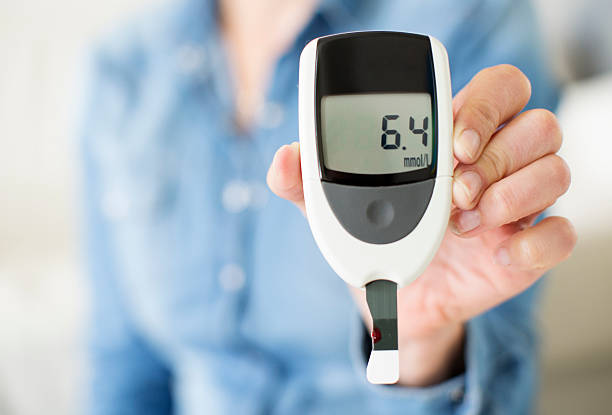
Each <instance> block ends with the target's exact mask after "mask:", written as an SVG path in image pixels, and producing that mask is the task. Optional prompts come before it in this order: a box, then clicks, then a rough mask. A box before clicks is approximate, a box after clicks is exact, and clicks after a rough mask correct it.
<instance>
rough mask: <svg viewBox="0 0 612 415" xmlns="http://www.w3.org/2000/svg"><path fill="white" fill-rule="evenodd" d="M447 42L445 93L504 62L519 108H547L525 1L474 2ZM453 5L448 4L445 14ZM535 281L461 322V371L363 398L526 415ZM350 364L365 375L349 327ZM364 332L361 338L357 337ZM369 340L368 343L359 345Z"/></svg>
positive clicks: (532, 382) (533, 370) (550, 88)
mask: <svg viewBox="0 0 612 415" xmlns="http://www.w3.org/2000/svg"><path fill="white" fill-rule="evenodd" d="M472 3H474V5H473V6H472V10H471V12H470V13H468V14H467V15H466V19H465V20H464V21H463V22H462V24H461V25H459V27H457V28H456V29H455V30H454V32H453V35H452V36H451V37H450V39H444V42H445V43H446V46H447V48H448V51H449V57H450V64H451V73H452V80H453V89H454V92H455V93H456V92H457V91H459V90H460V89H461V88H462V87H463V86H464V85H465V84H466V83H467V82H469V80H470V79H471V78H472V77H473V76H474V75H475V74H476V73H477V72H478V71H480V70H481V69H483V68H485V67H488V66H492V65H497V64H503V63H508V64H512V65H515V66H517V67H518V68H519V69H521V70H522V71H523V72H524V73H525V74H526V75H527V76H528V77H529V79H530V80H531V83H532V97H531V100H530V102H529V104H528V106H527V108H539V107H541V108H547V109H549V110H555V108H556V105H557V101H558V89H557V87H556V83H555V81H554V78H553V77H552V76H551V74H550V73H549V72H548V68H547V66H546V61H545V59H544V55H545V53H544V50H543V47H542V44H541V43H540V40H539V35H538V30H537V29H538V28H537V21H536V19H535V15H534V12H533V10H532V9H531V6H530V5H529V3H528V2H527V1H523V0H519V1H503V2H501V1H484V0H483V1H475V2H472ZM455 4H456V3H455V2H449V5H448V8H449V9H453V7H454V5H455ZM540 286H541V283H540V282H538V283H536V284H535V285H534V286H532V287H531V288H529V289H528V290H526V291H525V292H523V293H522V294H520V295H518V296H516V297H514V298H512V299H510V300H508V301H507V302H505V303H503V304H501V305H499V306H498V307H496V308H494V309H491V310H489V311H488V312H486V313H484V314H482V315H480V316H477V317H475V318H473V319H472V320H470V321H468V322H467V324H466V347H465V372H464V373H463V374H461V375H460V376H457V377H455V378H452V379H449V380H447V381H445V382H443V383H441V384H439V385H434V386H432V387H426V388H410V387H401V386H381V385H368V386H367V389H368V393H369V394H372V396H373V399H378V400H379V401H380V405H381V408H385V410H384V411H381V413H388V414H406V413H410V414H415V415H418V414H463V413H470V414H492V413H495V414H508V415H510V414H525V413H531V412H532V406H533V402H534V398H535V394H536V391H537V385H538V379H537V346H538V344H537V343H538V342H537V327H536V325H535V317H534V312H535V309H536V306H537V300H538V292H539V291H540ZM356 327H357V328H356V329H355V330H354V333H355V335H354V337H353V339H352V340H351V341H352V346H351V347H352V349H353V351H352V356H353V362H354V365H355V367H356V368H357V370H358V371H359V373H360V374H363V376H365V364H366V361H367V360H366V359H367V355H368V354H369V352H368V350H365V353H364V349H363V346H362V345H363V344H364V336H367V333H365V329H364V327H363V324H361V323H359V324H358V325H356ZM364 333H365V334H364ZM366 341H368V342H369V339H366Z"/></svg>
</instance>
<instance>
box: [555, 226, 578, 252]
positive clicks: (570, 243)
mask: <svg viewBox="0 0 612 415" xmlns="http://www.w3.org/2000/svg"><path fill="white" fill-rule="evenodd" d="M559 220H560V221H561V233H562V236H561V239H562V241H563V245H564V248H565V254H566V255H565V257H566V258H567V256H569V254H570V253H571V252H572V250H573V249H574V246H576V242H577V241H578V234H577V233H576V228H574V225H572V222H570V221H569V220H568V219H566V218H559Z"/></svg>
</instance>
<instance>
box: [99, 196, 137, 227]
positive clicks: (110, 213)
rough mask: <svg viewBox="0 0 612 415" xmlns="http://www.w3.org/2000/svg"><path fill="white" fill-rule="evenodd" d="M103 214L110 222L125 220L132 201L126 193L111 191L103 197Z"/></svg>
mask: <svg viewBox="0 0 612 415" xmlns="http://www.w3.org/2000/svg"><path fill="white" fill-rule="evenodd" d="M101 204H102V206H101V207H102V212H103V214H104V216H106V217H107V218H108V219H110V220H115V221H118V220H122V219H125V218H126V217H127V216H128V214H129V212H130V208H131V203H130V199H129V198H128V196H127V194H126V193H125V192H122V191H119V190H109V191H107V192H106V193H104V194H103V196H102V201H101Z"/></svg>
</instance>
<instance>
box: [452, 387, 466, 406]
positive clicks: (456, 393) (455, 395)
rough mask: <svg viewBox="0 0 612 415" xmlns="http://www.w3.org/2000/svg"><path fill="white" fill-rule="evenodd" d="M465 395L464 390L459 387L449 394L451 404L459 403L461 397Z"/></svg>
mask: <svg viewBox="0 0 612 415" xmlns="http://www.w3.org/2000/svg"><path fill="white" fill-rule="evenodd" d="M464 395H465V388H464V387H463V386H460V387H458V388H456V389H454V390H453V391H452V392H451V393H450V398H451V400H452V401H453V402H455V403H459V402H461V401H462V400H463V397H464Z"/></svg>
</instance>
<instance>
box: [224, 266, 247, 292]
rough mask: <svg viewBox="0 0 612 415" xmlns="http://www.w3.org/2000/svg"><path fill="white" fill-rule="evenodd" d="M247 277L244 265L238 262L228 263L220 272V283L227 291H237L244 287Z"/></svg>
mask: <svg viewBox="0 0 612 415" xmlns="http://www.w3.org/2000/svg"><path fill="white" fill-rule="evenodd" d="M245 282H246V277H245V275H244V271H243V269H242V267H240V266H239V265H236V264H226V265H224V266H223V268H221V271H220V272H219V285H221V288H223V290H225V291H227V292H236V291H239V290H241V289H242V287H244V283H245Z"/></svg>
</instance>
